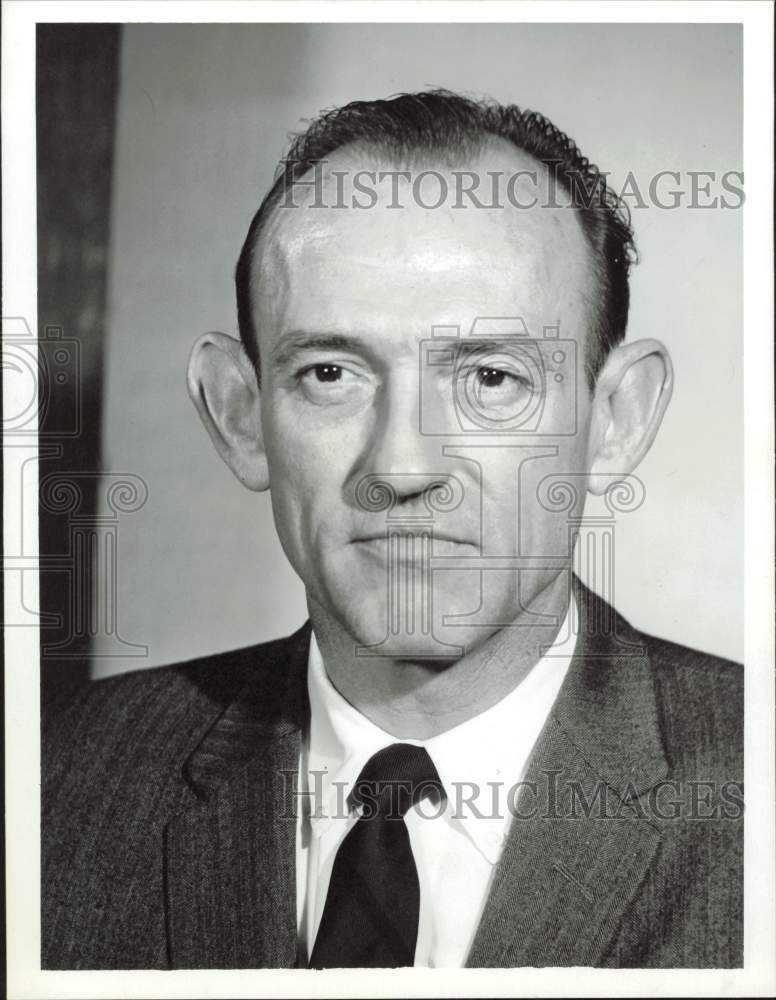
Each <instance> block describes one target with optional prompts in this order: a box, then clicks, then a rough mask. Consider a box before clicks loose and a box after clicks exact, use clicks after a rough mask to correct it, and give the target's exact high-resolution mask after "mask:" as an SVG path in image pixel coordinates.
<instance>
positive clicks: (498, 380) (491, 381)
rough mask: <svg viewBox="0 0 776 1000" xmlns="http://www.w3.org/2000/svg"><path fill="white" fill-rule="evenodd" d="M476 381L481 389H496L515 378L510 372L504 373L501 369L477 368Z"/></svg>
mask: <svg viewBox="0 0 776 1000" xmlns="http://www.w3.org/2000/svg"><path fill="white" fill-rule="evenodd" d="M476 377H477V379H478V381H479V384H480V386H481V387H482V388H483V389H498V388H500V387H501V386H503V385H504V383H505V382H506V381H507V380H509V379H510V378H511V379H514V378H516V376H515V375H513V374H511V373H510V372H505V371H504V370H503V369H501V368H487V367H486V368H478V369H477V376H476Z"/></svg>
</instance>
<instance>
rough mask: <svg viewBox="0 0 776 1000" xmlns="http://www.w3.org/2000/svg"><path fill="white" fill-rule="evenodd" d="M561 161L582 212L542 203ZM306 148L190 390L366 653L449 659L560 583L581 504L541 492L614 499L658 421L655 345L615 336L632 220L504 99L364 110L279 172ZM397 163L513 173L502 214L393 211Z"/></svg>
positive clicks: (444, 98)
mask: <svg viewBox="0 0 776 1000" xmlns="http://www.w3.org/2000/svg"><path fill="white" fill-rule="evenodd" d="M442 109H444V112H443V110H442ZM435 111H436V112H438V113H435ZM445 116H446V117H445ZM376 121H379V123H380V127H379V128H378V127H377V125H376V124H375V122H376ZM440 121H446V122H447V125H446V126H444V127H443V126H442V125H441V124H440ZM486 121H487V122H491V123H492V128H491V129H490V130H489V131H486V130H484V128H483V124H482V123H483V122H486ZM476 122H478V123H479V125H478V127H477V128H478V130H477V129H475V123H476ZM359 123H360V131H354V129H355V126H356V124H359ZM345 125H347V128H346V127H345ZM369 129H371V133H370V134H371V135H372V136H373V138H372V140H371V141H369V140H368V139H367V130H369ZM391 129H392V131H391ZM507 132H508V134H507ZM518 133H519V134H520V135H521V136H522V137H523V144H522V146H521V145H520V144H519V143H517V142H516V140H515V135H517V134H518ZM337 136H339V140H340V141H339V143H335V139H336V137H337ZM378 136H382V139H380V141H378ZM424 136H425V138H423V137H424ZM445 137H446V139H445ZM421 139H423V142H421ZM443 139H445V142H444V143H443V142H442V140H443ZM389 140H390V141H389ZM305 143H306V144H305ZM561 149H565V154H564V155H565V160H566V163H567V166H566V167H565V168H564V169H565V170H566V177H567V178H570V177H571V173H570V171H571V169H572V164H577V165H578V168H579V169H580V170H581V171H582V175H581V176H582V178H583V179H585V178H586V180H587V185H588V186H587V187H586V188H585V187H584V184H583V181H582V180H578V181H577V182H576V187H575V186H574V184H573V183H572V181H571V180H568V184H569V187H568V191H569V192H571V191H573V190H576V194H577V195H581V194H584V197H585V199H586V205H587V207H582V208H580V207H573V206H571V207H569V201H568V199H566V200H562V199H560V198H559V197H557V194H556V197H555V199H554V200H553V202H552V205H548V203H547V201H546V198H545V197H542V195H543V194H545V195H546V193H547V192H548V191H551V190H552V178H553V176H557V177H560V176H561V173H560V169H559V168H558V167H556V166H554V163H555V162H556V161H557V156H556V155H555V154H557V153H558V152H559V151H560V150H561ZM313 152H317V154H318V158H319V159H325V160H326V163H325V164H323V165H322V167H321V169H320V170H319V171H317V172H315V171H314V166H313V165H312V163H311V160H310V157H311V156H312V154H313ZM302 153H304V154H305V155H306V158H304V159H302V166H300V167H298V168H295V167H293V164H291V165H287V166H286V168H285V170H286V172H288V171H292V170H297V172H296V173H295V174H294V175H293V176H292V177H291V178H290V180H291V181H295V182H297V190H296V191H294V190H293V188H292V189H291V190H292V194H293V197H290V198H289V197H287V196H286V195H284V194H283V192H284V191H285V192H288V191H289V188H288V187H287V186H285V185H287V184H288V182H289V178H288V177H287V176H285V174H284V177H285V180H284V177H281V178H280V183H282V184H283V185H284V186H281V187H278V183H276V185H275V187H274V188H273V190H272V192H270V195H268V197H267V199H265V202H264V204H263V206H262V209H261V210H260V212H259V213H258V215H257V216H256V218H254V221H253V224H252V226H251V232H250V233H249V236H248V239H247V241H246V245H245V248H244V250H243V253H242V255H241V258H240V263H239V264H238V271H237V283H238V301H239V313H240V328H241V337H242V345H241V344H240V343H238V342H237V341H235V340H233V339H232V338H229V337H226V336H224V335H223V334H209V335H206V336H205V337H204V338H201V339H200V341H199V343H198V345H197V347H196V348H195V350H194V353H193V355H192V361H191V366H190V373H189V379H190V389H191V392H192V397H193V398H194V401H195V403H196V405H197V407H198V409H199V411H200V414H201V416H202V418H203V420H204V422H205V425H206V427H207V428H208V431H209V433H210V435H211V437H212V439H213V441H214V443H215V444H216V447H217V448H218V450H219V452H220V454H221V455H222V457H223V458H224V459H225V460H226V461H227V462H228V464H229V465H230V466H231V468H232V469H233V471H234V472H235V473H236V474H237V475H238V476H239V478H240V479H241V480H242V481H243V482H244V483H245V484H246V485H247V486H249V487H250V488H252V489H257V490H262V489H267V488H270V490H271V495H272V503H273V511H274V515H275V522H276V525H277V529H278V533H279V536H280V539H281V542H282V544H283V547H284V550H285V552H286V554H287V556H288V558H289V560H290V561H291V563H292V565H293V566H294V568H295V569H296V571H297V573H298V574H299V576H300V577H301V579H302V580H303V582H304V583H305V586H306V589H307V594H308V599H309V602H310V606H311V610H312V612H313V615H314V617H317V618H318V620H322V619H326V620H327V621H329V622H333V623H336V626H337V627H339V628H342V629H344V630H345V632H346V633H347V634H348V635H349V636H351V637H352V638H353V639H354V640H355V642H356V643H357V644H362V645H369V644H377V643H380V642H381V641H382V640H384V639H385V638H386V637H388V638H390V648H388V647H383V648H385V652H386V655H389V654H393V655H395V656H396V657H398V658H402V657H405V658H412V657H422V656H439V657H443V658H445V657H450V658H455V653H454V650H455V649H458V650H470V649H473V648H475V647H476V646H477V645H478V643H480V642H481V641H482V640H483V639H485V638H487V636H488V635H490V634H492V633H493V632H494V631H496V630H498V629H499V628H500V627H502V626H504V625H507V624H509V623H510V622H514V621H516V620H520V619H522V620H531V617H532V615H531V610H530V609H531V608H532V607H535V606H536V601H537V599H538V598H539V596H540V595H541V594H542V593H543V592H544V591H546V589H547V588H548V587H549V586H550V585H551V584H552V583H553V582H554V581H556V580H557V578H558V575H559V574H560V573H563V572H565V571H566V570H567V569H568V566H569V565H570V561H571V551H570V525H573V522H574V519H575V518H577V517H579V515H580V514H581V511H582V506H583V503H584V492H585V491H584V488H582V489H580V490H579V494H578V497H577V498H576V500H575V501H574V502H573V503H572V505H571V507H570V508H563V509H562V510H558V509H557V505H556V506H555V507H554V506H553V504H552V503H550V502H548V501H547V496H548V495H549V494H548V490H549V489H550V487H551V485H552V483H554V482H557V481H558V480H561V481H562V480H564V479H566V480H569V481H572V482H576V483H580V482H581V483H585V482H586V481H587V484H588V486H589V488H590V489H592V490H594V491H596V492H600V491H601V490H602V489H603V488H604V487H605V485H606V484H607V483H609V482H611V481H612V480H613V479H616V478H618V477H619V476H622V475H623V474H626V473H628V472H629V471H630V470H631V469H632V468H633V467H634V466H635V464H636V463H637V462H638V461H639V460H640V458H641V457H642V455H643V454H644V453H645V451H646V450H647V448H648V447H649V445H650V443H651V441H652V438H653V436H654V433H655V432H656V430H657V426H658V424H659V422H660V418H661V416H662V413H663V410H664V407H665V404H666V402H667V399H668V392H669V389H670V377H671V376H670V367H669V363H668V360H667V356H666V354H665V350H664V349H663V347H662V345H660V344H659V343H658V342H656V341H640V342H638V343H636V344H629V345H623V344H621V343H620V341H621V340H622V338H623V335H624V332H625V321H626V317H627V302H628V286H627V270H628V264H629V260H630V231H629V229H628V227H627V224H626V222H625V220H624V218H623V217H622V216H621V215H620V214H619V212H618V209H617V206H616V204H615V203H614V202H613V201H612V199H611V198H610V196H608V195H607V194H606V193H605V188H603V187H602V185H603V181H602V180H601V179H600V178H598V175H597V174H596V173H595V171H594V170H592V168H589V166H588V165H587V161H585V160H584V159H583V158H582V157H581V156H580V154H578V153H577V152H576V150H575V147H573V145H572V144H571V143H570V142H569V140H567V139H566V138H565V137H563V136H561V134H560V133H558V132H557V131H556V130H554V129H553V128H552V126H550V125H549V123H547V122H546V121H544V120H543V119H541V118H539V116H535V115H534V116H531V115H525V114H523V113H521V112H519V111H518V110H517V109H514V108H512V109H510V108H506V109H501V108H498V107H496V106H492V105H482V106H480V105H477V104H474V103H472V102H468V101H465V100H464V99H462V98H457V97H455V96H454V95H449V94H439V93H432V94H426V95H416V96H407V97H402V98H397V99H396V100H395V101H392V102H390V101H389V102H375V103H374V104H358V105H350V106H348V107H347V108H345V109H343V110H342V111H340V112H334V113H332V114H331V115H330V116H327V117H325V118H324V119H323V120H322V121H320V122H318V123H317V124H315V125H313V126H312V128H311V130H309V131H308V133H307V138H306V139H303V140H300V141H299V142H297V143H296V144H295V146H294V149H293V150H292V155H291V157H290V158H289V159H290V160H292V161H293V160H295V159H297V158H298V157H299V156H300V155H301V154H302ZM542 157H544V158H542ZM311 171H313V174H311ZM397 171H403V172H405V173H406V174H408V175H409V178H410V181H411V180H412V178H413V177H418V176H420V175H421V174H424V173H425V176H426V179H431V180H433V181H434V183H435V184H436V185H437V187H438V188H440V189H441V186H444V187H446V188H447V190H448V191H449V190H453V189H454V188H455V185H456V178H457V176H458V175H460V173H461V172H462V171H466V172H467V173H468V174H471V175H473V176H474V177H482V178H485V177H492V176H500V177H512V178H517V179H516V180H515V181H514V184H513V188H512V195H513V197H511V198H506V199H503V198H502V199H501V202H502V203H501V207H498V208H495V209H487V208H477V207H475V206H474V204H470V205H468V206H467V207H465V208H460V207H457V206H456V200H455V199H453V198H450V199H448V200H447V201H446V202H440V204H439V205H438V206H437V207H433V208H432V207H428V206H429V204H434V203H435V201H434V199H431V200H430V199H429V192H428V191H425V192H424V193H423V195H422V197H411V196H410V197H407V196H405V197H404V198H403V199H402V200H401V207H397V197H396V188H395V187H394V183H393V182H394V178H395V175H396V173H397ZM431 172H433V176H432V173H431ZM532 175H533V176H532ZM311 176H312V177H313V178H314V181H315V183H314V184H312V185H303V184H299V183H298V182H300V181H304V180H305V179H309V178H310V177H311ZM381 177H382V178H383V181H382V182H381V181H380V178H381ZM365 178H369V179H371V178H374V191H375V195H374V198H372V197H370V198H369V199H368V200H369V202H370V204H369V207H368V208H359V207H357V206H358V205H359V204H362V203H363V199H362V198H359V197H357V196H358V195H359V193H361V194H363V190H364V187H363V182H364V180H365ZM534 178H535V179H534ZM405 179H406V178H405ZM408 190H409V191H410V192H411V193H412V192H414V193H415V194H416V195H419V194H420V188H417V189H416V188H414V187H413V185H412V183H409V185H408ZM591 191H592V192H593V193H592V194H591ZM584 192H587V193H584ZM436 200H438V199H436ZM522 205H530V206H531V207H520V206H522ZM552 206H554V207H552ZM259 365H260V368H261V375H260V378H259V377H258V376H259V372H258V369H259ZM593 384H595V392H591V385H593ZM385 498H388V502H387V504H386V503H383V502H382V500H383V499H385ZM429 555H430V556H431V557H433V559H435V560H443V559H448V560H450V561H449V562H447V563H444V562H435V563H433V564H429V562H428V558H427V557H428V556H429ZM424 616H425V618H424ZM424 621H425V623H426V624H425V625H424Z"/></svg>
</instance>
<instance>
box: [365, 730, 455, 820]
mask: <svg viewBox="0 0 776 1000" xmlns="http://www.w3.org/2000/svg"><path fill="white" fill-rule="evenodd" d="M441 791H442V783H441V781H440V780H439V775H438V774H437V769H436V768H435V767H434V762H433V761H432V760H431V758H430V757H429V755H428V753H427V752H426V750H425V749H424V748H423V747H414V746H412V745H411V744H410V743H394V744H392V745H391V746H389V747H385V749H384V750H379V751H378V752H377V753H376V754H374V756H372V757H370V758H369V760H368V761H367V762H366V764H365V765H364V768H363V770H362V771H361V774H360V775H359V776H358V779H357V780H356V784H355V787H354V788H353V791H352V792H351V794H350V799H349V801H350V804H351V806H359V807H360V808H361V816H362V818H363V819H371V818H372V817H373V816H376V815H378V814H379V815H380V816H381V817H382V818H384V819H386V818H387V819H399V818H401V817H403V816H404V814H405V813H406V812H407V810H408V809H410V808H411V807H412V806H414V805H416V804H417V803H418V802H420V801H421V799H425V798H428V797H429V796H431V795H433V794H436V793H438V792H441Z"/></svg>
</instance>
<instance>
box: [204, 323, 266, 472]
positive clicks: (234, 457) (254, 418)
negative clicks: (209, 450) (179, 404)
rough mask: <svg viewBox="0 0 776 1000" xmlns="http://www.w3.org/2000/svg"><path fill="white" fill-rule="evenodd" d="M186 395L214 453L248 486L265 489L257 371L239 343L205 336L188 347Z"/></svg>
mask: <svg viewBox="0 0 776 1000" xmlns="http://www.w3.org/2000/svg"><path fill="white" fill-rule="evenodd" d="M187 382H188V388H189V395H190V396H191V399H192V402H193V403H194V406H195V407H196V408H197V412H198V413H199V415H200V418H201V419H202V423H203V424H204V425H205V429H206V430H207V432H208V434H209V435H210V440H211V441H212V442H213V444H214V445H215V447H216V451H217V452H218V454H219V455H220V456H221V458H223V460H224V461H225V462H226V464H227V465H228V466H229V468H230V469H231V470H232V472H233V473H234V474H235V475H236V476H237V478H238V479H239V480H240V482H241V483H242V484H243V485H244V486H247V487H248V489H249V490H256V491H260V490H266V489H268V488H269V473H268V469H267V457H266V453H265V451H264V440H263V437H262V432H261V409H260V401H261V397H260V393H259V386H258V382H257V380H256V372H255V371H254V368H253V365H252V364H251V362H250V360H249V359H248V356H247V355H246V353H245V351H244V349H243V346H242V344H241V343H240V342H239V340H236V339H235V338H234V337H229V336H227V335H226V334H225V333H205V334H203V335H202V336H201V337H200V338H199V339H198V340H197V342H196V343H195V344H194V347H193V348H192V351H191V357H190V358H189V368H188V376H187Z"/></svg>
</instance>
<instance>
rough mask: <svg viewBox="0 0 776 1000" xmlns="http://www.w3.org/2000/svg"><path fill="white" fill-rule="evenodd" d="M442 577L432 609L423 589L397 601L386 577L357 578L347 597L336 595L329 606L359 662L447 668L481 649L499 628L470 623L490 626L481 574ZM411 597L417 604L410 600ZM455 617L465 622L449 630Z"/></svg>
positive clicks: (409, 590)
mask: <svg viewBox="0 0 776 1000" xmlns="http://www.w3.org/2000/svg"><path fill="white" fill-rule="evenodd" d="M436 577H437V578H438V579H435V585H434V588H433V592H432V594H431V601H430V603H429V601H428V600H426V601H423V600H421V595H420V593H419V587H417V586H416V587H414V588H412V587H408V588H406V590H405V591H404V593H403V594H402V595H400V596H399V597H398V598H397V597H396V596H395V595H394V596H393V598H391V596H390V595H389V594H388V591H387V588H386V585H385V576H384V575H381V576H380V577H379V578H374V577H370V578H365V577H360V576H359V577H355V578H354V579H352V580H350V581H349V582H348V583H349V585H348V587H347V592H345V588H344V587H340V588H339V594H333V595H331V597H332V598H333V600H330V601H328V602H327V604H328V606H329V607H332V606H334V607H336V608H337V611H336V614H335V617H336V618H337V620H338V621H339V622H340V623H341V624H342V625H343V626H344V627H345V629H346V630H347V632H348V634H349V635H350V636H352V638H353V642H354V645H355V646H356V649H357V651H358V652H357V655H358V656H369V657H371V656H384V657H386V658H390V659H395V660H434V661H438V662H439V663H440V666H442V665H444V664H445V663H449V662H451V661H453V660H457V659H459V658H460V657H461V656H463V655H464V654H465V653H467V652H470V651H471V650H472V649H473V648H475V647H476V646H478V645H480V644H481V643H482V642H484V641H485V640H486V639H487V638H488V637H489V636H490V635H492V634H493V633H494V632H495V631H497V630H498V626H493V625H490V624H483V625H479V624H477V625H475V624H473V623H472V622H471V621H466V618H467V617H469V616H472V615H474V616H475V617H476V618H477V620H478V621H483V622H488V621H489V620H490V619H489V618H488V617H487V616H482V614H481V613H478V608H479V599H480V593H479V573H474V572H472V573H469V572H466V573H455V574H447V573H446V574H436ZM444 577H447V579H446V580H444V579H443V578H444ZM464 577H466V579H464ZM408 595H410V596H412V597H414V600H413V599H407V596H408ZM333 609H334V608H332V610H333ZM429 609H431V611H432V613H429ZM450 616H454V617H458V616H463V617H462V620H461V621H460V623H459V624H455V625H450V624H447V625H445V624H443V621H444V619H447V618H449V617H450ZM495 619H496V620H504V621H509V620H510V619H509V612H507V617H506V618H503V619H500V616H499V615H495Z"/></svg>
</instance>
